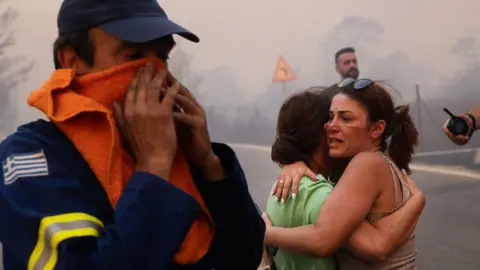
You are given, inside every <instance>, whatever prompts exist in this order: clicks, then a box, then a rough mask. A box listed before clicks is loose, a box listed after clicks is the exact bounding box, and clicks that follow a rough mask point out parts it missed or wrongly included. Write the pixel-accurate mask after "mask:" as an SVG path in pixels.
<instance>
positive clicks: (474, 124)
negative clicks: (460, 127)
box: [465, 113, 477, 137]
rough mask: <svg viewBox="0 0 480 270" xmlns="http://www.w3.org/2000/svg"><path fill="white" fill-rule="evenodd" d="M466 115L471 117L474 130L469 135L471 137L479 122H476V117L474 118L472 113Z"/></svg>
mask: <svg viewBox="0 0 480 270" xmlns="http://www.w3.org/2000/svg"><path fill="white" fill-rule="evenodd" d="M465 115H466V116H468V117H470V120H472V128H471V130H470V132H469V133H468V137H470V136H472V134H473V132H475V131H476V130H477V120H475V116H473V115H472V114H471V113H466V114H465Z"/></svg>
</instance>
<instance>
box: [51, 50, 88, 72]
mask: <svg viewBox="0 0 480 270" xmlns="http://www.w3.org/2000/svg"><path fill="white" fill-rule="evenodd" d="M57 59H58V61H59V64H60V66H61V68H67V69H73V70H75V71H76V72H77V74H84V73H86V72H87V71H88V70H89V68H88V67H87V65H86V64H85V61H83V59H81V58H80V57H78V55H77V53H76V52H75V50H73V48H72V47H70V46H66V47H64V48H62V49H61V50H60V51H59V52H57Z"/></svg>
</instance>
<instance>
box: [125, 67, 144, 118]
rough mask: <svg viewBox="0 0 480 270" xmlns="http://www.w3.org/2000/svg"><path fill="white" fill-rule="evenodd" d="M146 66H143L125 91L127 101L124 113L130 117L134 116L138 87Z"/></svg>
mask: <svg viewBox="0 0 480 270" xmlns="http://www.w3.org/2000/svg"><path fill="white" fill-rule="evenodd" d="M143 71H144V68H143V67H141V68H140V69H139V70H138V71H137V73H136V74H135V76H134V77H133V79H132V80H131V81H130V84H129V85H128V87H127V91H126V93H125V103H124V106H123V110H124V111H123V114H124V115H125V117H127V118H130V117H132V116H133V111H134V109H135V100H136V98H137V97H136V96H137V88H138V86H139V84H140V83H139V82H140V77H141V76H142V74H143Z"/></svg>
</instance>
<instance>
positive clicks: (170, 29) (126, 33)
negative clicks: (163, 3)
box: [99, 17, 200, 43]
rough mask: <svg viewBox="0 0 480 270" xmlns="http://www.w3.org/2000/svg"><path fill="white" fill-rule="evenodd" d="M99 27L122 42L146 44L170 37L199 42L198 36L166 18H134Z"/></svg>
mask: <svg viewBox="0 0 480 270" xmlns="http://www.w3.org/2000/svg"><path fill="white" fill-rule="evenodd" d="M99 27H100V28H101V29H102V30H103V31H105V32H107V33H110V34H112V35H114V36H116V37H118V38H119V39H121V40H124V41H127V42H132V43H144V42H148V41H151V40H154V39H158V38H162V37H165V36H169V35H175V34H176V35H179V36H181V37H184V38H185V39H187V40H190V41H192V42H195V43H196V42H199V41H200V39H199V38H198V36H196V35H195V34H193V33H192V32H190V31H188V30H187V29H185V28H183V27H181V26H180V25H178V24H176V23H174V22H172V21H170V20H169V19H167V18H165V17H132V18H125V19H121V20H115V21H111V22H107V23H104V24H102V25H99Z"/></svg>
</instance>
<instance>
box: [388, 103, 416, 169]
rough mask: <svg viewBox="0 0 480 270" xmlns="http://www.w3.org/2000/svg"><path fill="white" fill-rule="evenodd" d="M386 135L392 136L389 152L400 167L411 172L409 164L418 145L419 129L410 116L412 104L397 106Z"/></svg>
mask: <svg viewBox="0 0 480 270" xmlns="http://www.w3.org/2000/svg"><path fill="white" fill-rule="evenodd" d="M386 135H387V136H388V135H389V136H390V138H387V139H390V145H389V146H388V149H387V152H388V155H389V156H390V157H391V158H392V160H393V161H394V162H395V164H397V166H398V167H399V168H400V169H404V170H405V171H406V172H407V173H408V174H410V173H411V170H410V168H409V166H408V165H409V164H410V162H411V161H412V155H413V153H414V150H415V147H416V146H417V145H418V131H417V129H416V128H415V124H414V123H413V120H412V117H411V116H410V106H409V105H403V106H398V107H395V109H394V114H393V119H392V120H391V122H390V127H388V132H387V133H386Z"/></svg>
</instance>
